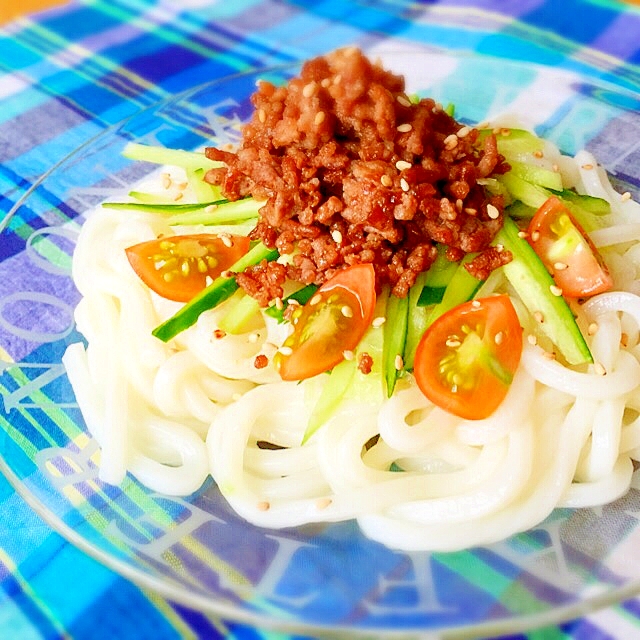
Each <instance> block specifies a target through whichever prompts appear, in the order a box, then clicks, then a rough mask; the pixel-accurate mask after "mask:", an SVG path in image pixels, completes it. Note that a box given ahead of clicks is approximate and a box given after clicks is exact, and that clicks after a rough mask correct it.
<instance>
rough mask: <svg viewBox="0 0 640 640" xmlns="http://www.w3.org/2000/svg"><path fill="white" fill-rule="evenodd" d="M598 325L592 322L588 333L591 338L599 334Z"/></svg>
mask: <svg viewBox="0 0 640 640" xmlns="http://www.w3.org/2000/svg"><path fill="white" fill-rule="evenodd" d="M598 329H599V327H598V323H597V322H592V323H591V324H590V325H589V326H588V327H587V333H588V334H589V335H590V336H595V335H596V333H598Z"/></svg>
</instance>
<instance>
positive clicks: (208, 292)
mask: <svg viewBox="0 0 640 640" xmlns="http://www.w3.org/2000/svg"><path fill="white" fill-rule="evenodd" d="M277 257H278V252H277V250H276V249H269V248H268V247H266V246H265V245H263V244H262V243H261V242H259V243H258V244H256V245H255V246H254V247H253V248H251V249H250V250H249V251H248V252H247V253H246V254H245V255H244V256H242V258H240V259H239V260H238V261H237V262H236V263H234V264H233V265H232V266H231V267H230V268H229V271H231V272H233V273H241V272H242V271H244V270H245V269H246V268H247V267H250V266H253V265H255V264H258V263H260V262H262V260H275V259H276V258H277ZM238 288H239V287H238V283H237V282H236V279H235V277H233V276H232V277H223V276H219V277H218V278H216V279H215V280H214V281H213V282H212V283H211V284H210V285H209V286H208V287H207V288H206V289H203V290H202V291H201V292H200V293H199V294H198V295H196V296H195V297H194V298H193V299H192V300H190V301H189V302H187V303H186V304H185V305H184V306H183V307H182V308H181V309H180V310H179V311H177V312H176V313H175V314H174V315H173V316H171V317H170V318H169V319H168V320H165V321H164V322H163V323H162V324H161V325H159V326H158V327H156V328H155V329H154V330H153V332H152V333H153V335H154V336H156V338H159V339H160V340H162V341H163V342H168V341H169V340H171V338H174V337H175V336H177V335H178V334H179V333H181V332H182V331H184V330H185V329H188V328H189V327H190V326H192V325H193V324H195V322H196V320H197V319H198V318H199V316H200V314H201V313H203V312H204V311H208V310H209V309H213V308H214V307H216V306H218V305H219V304H221V303H222V302H224V301H225V300H227V299H228V298H230V297H231V296H232V295H233V294H234V293H235V292H236V291H237V290H238Z"/></svg>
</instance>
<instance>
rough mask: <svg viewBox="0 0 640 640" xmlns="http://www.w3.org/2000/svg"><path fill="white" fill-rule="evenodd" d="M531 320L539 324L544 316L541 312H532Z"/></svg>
mask: <svg viewBox="0 0 640 640" xmlns="http://www.w3.org/2000/svg"><path fill="white" fill-rule="evenodd" d="M533 318H534V320H535V321H536V322H539V323H540V324H542V323H543V322H544V314H543V313H542V311H534V312H533Z"/></svg>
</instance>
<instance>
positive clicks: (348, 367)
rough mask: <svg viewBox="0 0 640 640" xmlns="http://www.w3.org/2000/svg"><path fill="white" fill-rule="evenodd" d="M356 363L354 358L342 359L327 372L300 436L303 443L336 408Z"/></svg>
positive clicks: (349, 382)
mask: <svg viewBox="0 0 640 640" xmlns="http://www.w3.org/2000/svg"><path fill="white" fill-rule="evenodd" d="M357 368H358V365H357V363H356V361H355V359H354V360H343V361H342V362H341V363H340V364H337V365H336V366H335V367H333V369H331V371H330V372H329V376H328V379H327V381H326V382H325V384H324V386H323V387H322V391H321V392H320V396H319V397H318V400H317V401H316V404H315V405H314V407H313V410H312V411H311V415H310V416H309V422H308V423H307V428H306V430H305V432H304V436H303V437H302V444H304V443H305V442H306V441H307V440H308V439H309V438H310V437H311V436H312V435H313V434H314V433H315V432H316V431H317V430H318V429H319V428H320V427H321V426H322V425H323V424H324V423H325V422H327V421H328V420H329V418H330V417H331V416H332V415H333V413H334V412H335V410H336V409H337V408H338V406H339V405H340V403H341V402H342V399H343V398H344V395H345V393H346V391H347V389H348V388H349V387H350V386H351V382H352V381H353V378H354V376H355V373H356V369H357Z"/></svg>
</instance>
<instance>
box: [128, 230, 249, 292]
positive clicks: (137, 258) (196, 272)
mask: <svg viewBox="0 0 640 640" xmlns="http://www.w3.org/2000/svg"><path fill="white" fill-rule="evenodd" d="M248 250H249V238H245V237H243V236H225V237H224V238H221V237H220V236H217V235H214V234H207V233H200V234H192V235H182V236H181V235H178V236H167V237H164V238H157V239H156V240H149V241H147V242H141V243H140V244H136V245H134V246H133V247H129V248H128V249H126V254H127V258H128V259H129V263H130V264H131V266H132V267H133V270H134V271H135V272H136V273H137V274H138V277H139V278H140V279H141V280H142V281H143V282H144V283H145V284H146V285H147V286H148V287H149V288H150V289H152V290H153V291H155V292H156V293H157V294H158V295H160V296H162V297H163V298H168V299H169V300H176V301H177V302H189V300H191V298H193V297H194V296H195V295H196V294H197V293H199V292H200V291H202V289H204V288H205V287H206V286H207V284H209V282H208V280H207V278H209V279H215V278H217V277H218V276H219V275H220V274H221V273H222V272H223V271H224V270H225V269H228V268H229V267H230V266H231V265H233V264H234V263H235V262H237V261H238V260H239V259H240V258H241V257H242V256H243V255H244V254H245V253H247V251H248Z"/></svg>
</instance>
